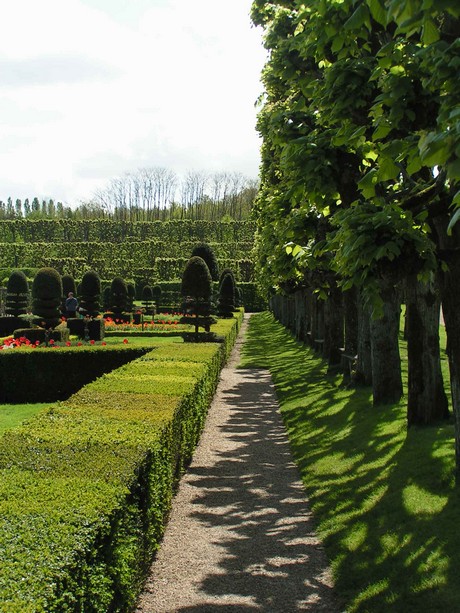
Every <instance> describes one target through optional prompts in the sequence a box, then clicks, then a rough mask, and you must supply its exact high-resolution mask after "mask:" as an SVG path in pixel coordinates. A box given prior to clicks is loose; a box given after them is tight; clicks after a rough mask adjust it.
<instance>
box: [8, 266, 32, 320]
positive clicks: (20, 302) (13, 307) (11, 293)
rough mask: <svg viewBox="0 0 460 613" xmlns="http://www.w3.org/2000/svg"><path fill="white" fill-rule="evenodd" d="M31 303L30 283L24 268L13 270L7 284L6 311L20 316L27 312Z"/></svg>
mask: <svg viewBox="0 0 460 613" xmlns="http://www.w3.org/2000/svg"><path fill="white" fill-rule="evenodd" d="M28 305H29V283H28V281H27V277H26V275H25V274H24V273H23V272H22V270H13V272H12V273H11V275H10V277H9V279H8V283H7V285H6V299H5V311H6V313H7V314H8V315H13V316H14V317H18V316H19V315H25V314H26V313H27V307H28Z"/></svg>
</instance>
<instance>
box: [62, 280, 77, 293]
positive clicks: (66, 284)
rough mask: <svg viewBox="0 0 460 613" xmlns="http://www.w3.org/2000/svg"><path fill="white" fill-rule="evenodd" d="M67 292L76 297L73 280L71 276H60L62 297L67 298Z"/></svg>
mask: <svg viewBox="0 0 460 613" xmlns="http://www.w3.org/2000/svg"><path fill="white" fill-rule="evenodd" d="M69 292H72V294H74V295H76V293H77V287H76V285H75V280H74V278H73V277H72V276H71V275H62V295H63V296H64V297H65V298H67V296H68V295H69Z"/></svg>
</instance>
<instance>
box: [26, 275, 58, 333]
mask: <svg viewBox="0 0 460 613" xmlns="http://www.w3.org/2000/svg"><path fill="white" fill-rule="evenodd" d="M61 300H62V280H61V275H60V274H59V273H58V271H57V270H55V269H54V268H41V269H40V270H39V271H38V272H37V274H36V275H35V278H34V281H33V284H32V312H33V314H34V315H36V316H37V317H40V318H41V319H42V320H43V322H44V323H45V325H46V327H48V328H50V327H51V328H54V327H55V326H57V324H58V323H59V321H60V318H61V312H60V305H61Z"/></svg>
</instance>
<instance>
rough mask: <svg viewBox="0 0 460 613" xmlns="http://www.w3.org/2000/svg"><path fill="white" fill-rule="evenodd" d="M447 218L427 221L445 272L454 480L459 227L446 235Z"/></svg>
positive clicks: (458, 449) (459, 364)
mask: <svg viewBox="0 0 460 613" xmlns="http://www.w3.org/2000/svg"><path fill="white" fill-rule="evenodd" d="M448 223H449V215H448V214H447V213H446V214H443V215H439V216H438V217H435V218H433V219H432V220H431V226H432V229H433V230H434V234H435V235H437V244H438V253H439V256H440V257H441V258H442V259H443V260H444V261H445V262H446V263H447V265H448V267H449V269H448V270H447V271H446V272H443V273H441V302H442V312H443V316H444V324H445V326H446V335H447V356H448V358H449V374H450V389H451V395H452V409H453V414H454V421H455V464H456V470H457V479H458V478H459V477H460V226H459V224H457V225H456V226H454V228H453V232H452V235H448V234H447V225H448Z"/></svg>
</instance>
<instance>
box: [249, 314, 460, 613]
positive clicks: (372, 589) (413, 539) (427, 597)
mask: <svg viewBox="0 0 460 613" xmlns="http://www.w3.org/2000/svg"><path fill="white" fill-rule="evenodd" d="M251 323H252V322H251ZM254 325H255V327H254V328H253V332H252V337H251V335H249V339H250V343H248V345H247V346H246V351H247V353H248V354H249V355H250V356H253V355H254V352H253V349H254V346H255V345H256V344H257V343H261V345H262V347H263V349H262V350H261V349H260V348H259V347H257V348H256V349H255V355H256V359H255V360H253V361H252V364H254V363H256V362H257V359H261V360H263V363H264V365H265V366H267V367H270V369H271V370H272V374H273V377H274V380H275V382H276V385H277V391H278V395H279V397H280V400H281V401H282V403H283V407H282V413H283V419H284V421H285V423H286V427H287V429H288V431H289V433H290V438H291V444H292V448H293V452H294V456H295V457H296V461H297V463H298V465H299V467H300V470H301V472H302V474H303V476H304V483H305V485H306V487H307V490H308V491H309V494H310V499H311V502H312V504H313V508H314V510H315V516H316V517H317V518H318V521H319V524H320V526H321V531H322V534H323V535H324V537H325V545H326V548H327V552H328V554H329V555H330V557H331V559H332V560H333V565H334V573H335V577H336V586H337V589H338V591H339V593H340V594H341V596H343V597H344V599H345V602H346V603H347V611H350V612H352V611H353V612H355V611H363V612H364V611H366V612H367V611H372V613H378V612H380V611H381V612H383V611H385V612H386V611H392V613H393V612H401V613H403V612H404V613H409V612H411V613H415V612H417V613H418V611H421V610H423V611H430V612H433V613H435V612H436V613H437V612H439V611H447V610H449V611H450V610H451V611H458V610H460V609H459V605H458V603H459V602H460V584H459V583H460V582H459V579H458V573H457V568H458V562H459V558H460V554H459V552H460V532H459V531H458V529H457V526H458V520H459V509H460V492H459V488H458V487H457V488H455V487H454V485H453V482H452V481H453V480H452V469H453V455H454V449H453V428H452V425H451V424H445V423H443V424H440V425H439V426H435V427H430V428H418V429H416V428H413V429H411V430H409V432H407V430H406V418H405V407H404V401H403V402H401V403H400V404H395V405H387V406H381V407H373V406H372V404H371V402H370V398H369V392H368V391H367V392H366V390H362V389H356V390H350V391H349V392H348V393H347V397H346V398H345V397H344V393H343V391H342V390H340V389H339V388H338V387H337V386H336V385H334V381H333V380H332V379H329V380H328V379H327V377H325V376H324V374H322V373H321V368H319V366H318V364H317V363H316V362H315V360H316V358H315V357H313V356H312V355H311V352H309V351H308V349H307V348H305V346H303V345H301V344H300V343H297V342H296V341H295V340H294V339H293V338H292V337H291V336H290V335H289V334H288V333H287V332H286V331H285V330H283V329H282V327H281V326H277V328H276V331H275V330H274V329H273V325H272V324H271V323H270V321H269V320H268V316H264V317H261V318H258V320H255V321H254ZM251 338H252V340H251ZM279 347H283V348H284V350H282V351H281V352H280V350H279ZM247 362H248V363H249V362H250V360H249V359H248V360H247ZM324 368H325V367H324ZM291 378H293V379H294V382H291V381H290V380H291ZM337 400H340V403H337V406H338V408H337V410H334V402H336V401H337Z"/></svg>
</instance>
